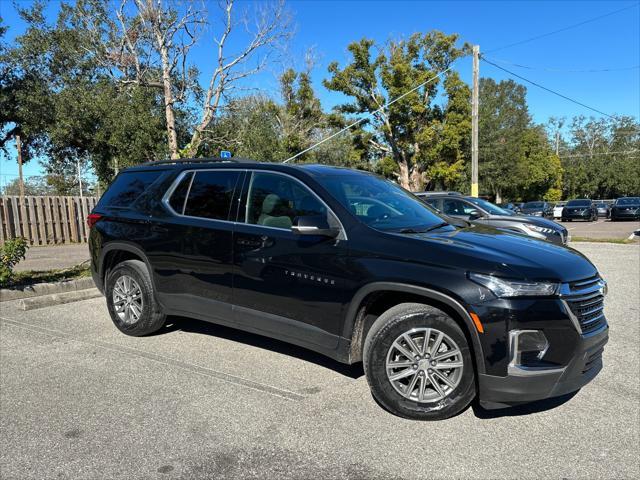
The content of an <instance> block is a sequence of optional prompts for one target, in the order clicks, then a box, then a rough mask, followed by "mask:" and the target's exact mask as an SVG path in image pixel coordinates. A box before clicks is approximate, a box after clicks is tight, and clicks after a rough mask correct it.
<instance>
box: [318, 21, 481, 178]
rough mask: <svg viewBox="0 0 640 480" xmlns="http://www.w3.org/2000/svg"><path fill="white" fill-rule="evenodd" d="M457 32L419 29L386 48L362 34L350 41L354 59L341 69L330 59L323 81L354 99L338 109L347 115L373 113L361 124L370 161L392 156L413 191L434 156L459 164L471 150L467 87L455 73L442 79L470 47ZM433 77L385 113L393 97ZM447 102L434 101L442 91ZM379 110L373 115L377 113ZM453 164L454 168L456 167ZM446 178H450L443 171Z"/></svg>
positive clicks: (443, 160) (442, 160) (433, 161)
mask: <svg viewBox="0 0 640 480" xmlns="http://www.w3.org/2000/svg"><path fill="white" fill-rule="evenodd" d="M457 40H458V36H457V35H445V34H444V33H442V32H439V31H431V32H428V33H426V34H417V33H416V34H414V35H412V36H411V37H409V39H407V40H400V41H392V42H390V43H389V44H388V46H387V47H386V48H377V50H378V51H379V52H380V53H378V54H377V55H375V54H374V53H373V52H372V50H373V48H374V42H373V41H372V40H369V39H362V40H360V41H359V42H354V43H352V44H350V45H349V47H348V49H349V52H350V53H351V57H352V58H351V63H349V64H348V65H346V66H345V67H344V68H342V69H340V68H339V66H338V63H337V62H333V63H331V64H330V65H329V73H330V74H331V78H329V79H328V80H325V81H324V86H325V87H326V88H328V89H329V90H332V91H336V92H340V93H342V94H343V95H346V96H347V97H349V99H350V102H348V103H344V104H342V105H340V106H338V107H337V109H336V111H337V112H338V113H341V114H346V115H364V114H372V118H371V119H368V120H365V121H363V122H362V124H361V128H362V129H363V130H362V131H360V132H358V133H357V135H359V136H362V137H363V138H364V139H366V144H363V145H362V146H364V147H365V148H366V151H367V153H366V155H367V157H368V158H369V160H373V161H376V160H378V159H381V158H391V159H393V161H394V162H395V163H396V165H397V178H398V180H399V181H400V183H401V184H402V185H403V186H404V187H407V188H410V189H412V190H422V189H423V188H424V185H425V184H426V183H429V182H430V181H432V179H431V178H429V177H428V172H429V171H430V170H429V167H430V166H432V165H433V164H434V163H435V162H436V161H440V162H446V163H447V164H449V165H451V164H455V163H457V162H460V161H462V162H464V161H465V159H466V157H467V156H468V150H466V149H465V142H466V143H468V138H469V136H470V124H469V121H468V118H463V117H464V114H465V112H468V109H469V105H468V101H469V98H470V93H469V88H468V87H467V86H466V85H464V83H462V82H461V81H460V80H459V78H458V76H457V74H456V73H455V72H450V73H449V74H447V75H446V76H445V77H444V78H445V80H444V86H442V83H443V82H442V81H441V79H440V78H436V75H437V74H438V73H439V72H441V71H443V70H445V69H446V68H447V67H448V66H449V65H450V64H451V62H453V61H454V60H455V59H456V58H458V57H460V56H461V55H463V54H464V53H465V52H466V50H467V47H466V46H465V47H462V48H458V47H456V43H457ZM427 81H429V83H427V84H426V85H424V86H422V87H420V88H419V89H417V90H416V91H414V92H412V93H410V94H407V95H406V96H404V97H403V98H402V99H400V100H398V101H397V102H396V103H394V104H393V105H391V106H389V107H388V108H386V109H384V110H383V111H381V112H376V110H378V109H379V108H380V107H381V106H382V105H384V104H385V103H387V102H389V101H390V100H391V99H395V98H398V97H400V96H401V95H403V94H406V93H407V92H408V91H409V90H411V89H413V88H415V87H417V86H418V85H420V84H422V83H424V82H427ZM439 94H441V95H443V96H444V97H445V99H446V104H445V106H444V107H443V106H441V105H438V104H436V103H435V102H436V99H437V98H438V95H439ZM374 112H376V113H374ZM458 171H459V169H458V168H455V169H454V170H453V172H458ZM446 178H449V177H446Z"/></svg>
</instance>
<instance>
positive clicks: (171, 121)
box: [154, 13, 180, 159]
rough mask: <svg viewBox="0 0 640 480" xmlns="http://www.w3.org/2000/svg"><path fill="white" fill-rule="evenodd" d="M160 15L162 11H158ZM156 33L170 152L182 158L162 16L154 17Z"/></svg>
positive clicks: (175, 156) (173, 157) (174, 156)
mask: <svg viewBox="0 0 640 480" xmlns="http://www.w3.org/2000/svg"><path fill="white" fill-rule="evenodd" d="M157 15H160V13H157ZM154 33H155V35H156V41H157V42H158V48H159V50H160V59H161V61H162V86H163V90H164V92H163V93H164V115H165V119H166V122H167V141H168V144H169V153H170V155H171V158H172V159H176V158H180V154H179V153H178V135H177V133H176V117H175V113H174V111H173V103H174V98H173V90H172V88H171V87H172V83H171V82H172V79H171V62H170V60H169V50H168V47H167V43H166V41H165V38H164V35H163V32H162V29H161V27H160V18H155V19H154Z"/></svg>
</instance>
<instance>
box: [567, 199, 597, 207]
mask: <svg viewBox="0 0 640 480" xmlns="http://www.w3.org/2000/svg"><path fill="white" fill-rule="evenodd" d="M589 205H591V200H569V201H568V202H567V207H588V206H589Z"/></svg>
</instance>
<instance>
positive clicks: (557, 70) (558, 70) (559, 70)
mask: <svg viewBox="0 0 640 480" xmlns="http://www.w3.org/2000/svg"><path fill="white" fill-rule="evenodd" d="M485 58H486V57H485ZM491 60H492V61H494V62H498V63H502V64H506V65H511V66H514V67H518V68H526V69H528V70H541V71H543V72H553V73H600V72H621V71H625V70H637V69H640V65H635V66H633V67H619V68H589V69H566V68H549V67H532V66H530V65H522V64H519V63H513V62H509V61H508V60H500V59H497V58H492V59H491Z"/></svg>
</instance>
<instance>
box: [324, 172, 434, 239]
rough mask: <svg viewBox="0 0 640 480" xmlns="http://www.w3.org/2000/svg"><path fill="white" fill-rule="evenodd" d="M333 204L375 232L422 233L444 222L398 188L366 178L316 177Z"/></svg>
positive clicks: (371, 176) (381, 180)
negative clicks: (418, 231) (343, 208)
mask: <svg viewBox="0 0 640 480" xmlns="http://www.w3.org/2000/svg"><path fill="white" fill-rule="evenodd" d="M317 180H318V182H320V184H321V185H322V186H323V187H325V188H326V189H327V190H328V191H329V192H330V193H331V195H333V196H334V197H335V198H336V200H338V201H339V202H340V203H341V204H342V205H344V206H345V207H346V208H347V209H349V210H350V211H351V212H353V213H354V214H355V215H356V216H357V217H358V218H359V219H360V220H361V221H362V222H364V223H366V224H367V225H369V226H371V227H373V228H376V229H378V230H385V231H390V230H402V229H413V230H422V229H429V228H430V227H436V226H438V225H441V224H443V222H444V219H443V218H442V217H440V216H439V215H437V214H436V213H435V212H434V211H433V210H431V209H430V208H429V207H428V206H427V205H426V204H424V203H423V202H422V201H421V200H419V199H418V198H417V197H414V196H413V195H412V194H411V193H409V192H407V191H406V190H404V189H403V188H401V187H399V186H398V185H396V184H394V183H393V182H390V181H388V180H385V179H383V178H380V177H376V176H374V175H370V174H364V173H363V174H360V173H354V174H351V175H332V176H321V177H317Z"/></svg>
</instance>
